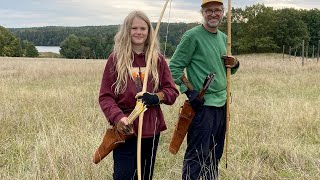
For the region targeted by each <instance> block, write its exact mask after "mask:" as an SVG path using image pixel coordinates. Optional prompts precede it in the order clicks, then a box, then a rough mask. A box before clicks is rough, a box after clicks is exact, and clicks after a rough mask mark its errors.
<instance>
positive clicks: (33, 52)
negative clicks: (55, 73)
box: [0, 26, 39, 57]
mask: <svg viewBox="0 0 320 180" xmlns="http://www.w3.org/2000/svg"><path fill="white" fill-rule="evenodd" d="M0 56H8V57H22V56H26V57H37V56H39V53H38V51H37V49H36V47H35V46H34V44H33V43H31V42H29V41H27V40H21V39H20V38H17V37H16V36H14V34H12V33H11V32H10V31H9V30H7V29H6V28H4V27H2V26H0Z"/></svg>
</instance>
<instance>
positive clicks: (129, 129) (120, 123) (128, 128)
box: [116, 120, 133, 135]
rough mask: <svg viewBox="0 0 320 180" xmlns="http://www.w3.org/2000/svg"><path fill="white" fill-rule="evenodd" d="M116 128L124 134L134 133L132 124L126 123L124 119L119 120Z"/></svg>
mask: <svg viewBox="0 0 320 180" xmlns="http://www.w3.org/2000/svg"><path fill="white" fill-rule="evenodd" d="M116 128H117V130H118V131H119V132H121V133H122V134H124V135H130V134H133V128H132V125H126V124H125V123H124V122H123V121H121V120H120V121H118V122H117V124H116Z"/></svg>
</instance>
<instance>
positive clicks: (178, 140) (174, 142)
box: [169, 100, 195, 154]
mask: <svg viewBox="0 0 320 180" xmlns="http://www.w3.org/2000/svg"><path fill="white" fill-rule="evenodd" d="M194 115H195V112H194V110H193V109H192V107H191V105H190V103H189V101H188V100H186V101H185V102H184V104H183V106H182V108H181V110H180V112H179V119H178V122H177V123H176V125H175V129H174V131H173V136H172V138H171V142H170V144H169V151H170V152H171V153H172V154H177V152H178V151H179V149H180V146H181V144H182V142H183V139H184V137H185V136H186V134H187V132H188V129H189V126H190V124H191V122H192V119H193V117H194Z"/></svg>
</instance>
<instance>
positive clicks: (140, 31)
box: [130, 17, 149, 46]
mask: <svg viewBox="0 0 320 180" xmlns="http://www.w3.org/2000/svg"><path fill="white" fill-rule="evenodd" d="M148 33H149V29H148V24H147V23H146V22H145V21H143V20H142V19H140V18H138V17H135V18H134V19H133V21H132V26H131V31H130V34H131V42H132V45H133V46H141V45H144V44H145V41H146V39H147V37H148Z"/></svg>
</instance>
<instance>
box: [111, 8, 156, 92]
mask: <svg viewBox="0 0 320 180" xmlns="http://www.w3.org/2000/svg"><path fill="white" fill-rule="evenodd" d="M135 17H137V18H139V19H141V20H143V21H145V22H146V23H147V25H148V37H147V39H146V42H145V50H146V52H145V54H146V58H145V60H147V59H148V55H149V51H150V46H151V41H152V38H153V36H154V30H153V27H152V25H151V22H150V20H149V18H148V17H147V15H146V14H145V13H143V12H141V11H133V12H131V13H130V14H129V15H128V16H127V17H126V18H125V19H124V22H123V24H122V25H121V26H120V28H119V31H118V32H117V34H116V35H115V37H114V47H113V52H114V54H115V58H116V59H115V60H116V61H115V62H116V63H115V70H116V72H117V80H116V82H115V83H114V84H113V85H112V86H114V85H115V90H114V91H115V94H116V95H118V94H120V93H123V92H124V91H125V90H126V88H127V82H128V77H130V78H131V79H133V76H132V74H131V73H130V69H131V68H132V62H133V51H132V44H131V33H130V32H131V27H132V21H133V19H134V18H135ZM158 53H159V42H158V39H157V38H156V42H155V44H154V50H153V52H152V54H151V55H152V59H151V66H150V72H149V74H151V75H152V77H153V81H154V91H156V90H157V89H158V87H159V74H158V70H157V64H158ZM146 73H147V72H146Z"/></svg>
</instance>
